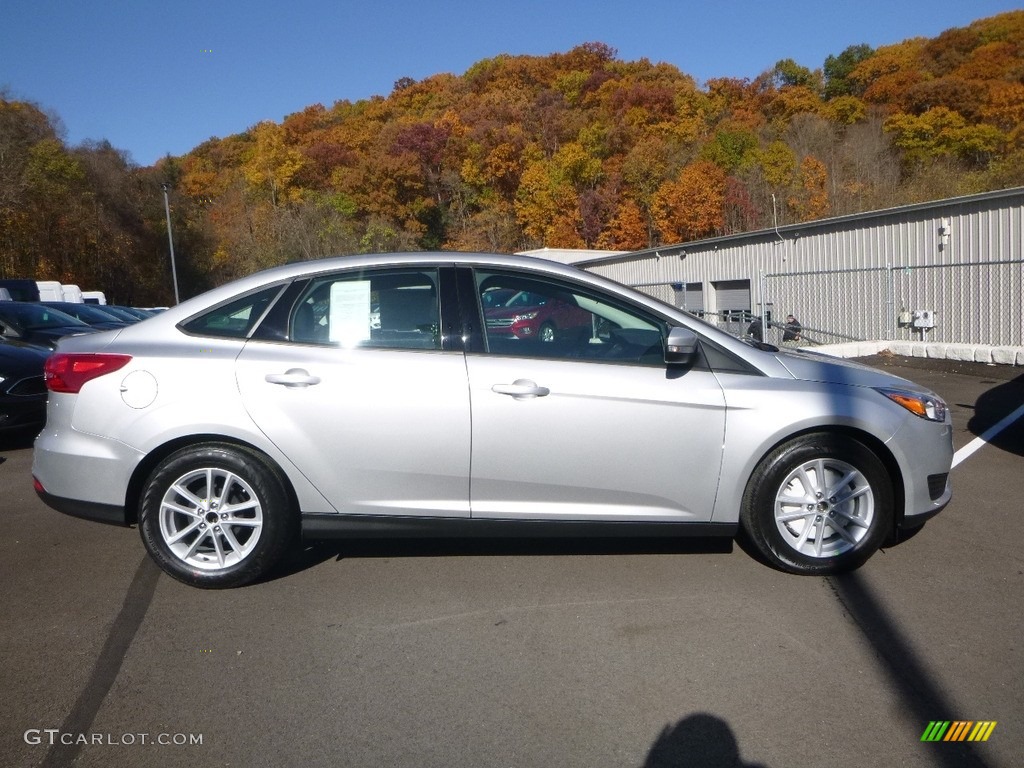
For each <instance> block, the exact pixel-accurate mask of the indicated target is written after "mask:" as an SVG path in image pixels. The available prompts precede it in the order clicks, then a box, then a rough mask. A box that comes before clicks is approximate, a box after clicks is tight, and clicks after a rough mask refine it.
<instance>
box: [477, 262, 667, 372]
mask: <svg viewBox="0 0 1024 768" xmlns="http://www.w3.org/2000/svg"><path fill="white" fill-rule="evenodd" d="M476 284H477V292H478V295H479V297H480V309H481V312H482V313H483V320H484V326H485V328H486V340H487V351H488V352H489V353H491V354H505V355H520V356H522V355H525V356H529V357H549V358H563V359H583V360H605V361H611V362H628V363H638V364H650V365H661V364H663V363H664V351H663V336H664V329H663V324H662V323H661V322H660V321H658V320H656V319H655V318H653V317H650V316H648V315H647V314H646V313H644V312H643V310H642V308H639V307H634V306H631V305H629V304H627V303H625V302H623V301H621V300H619V299H615V298H613V297H610V296H604V295H602V294H600V293H598V292H595V291H592V290H590V289H584V288H581V287H579V286H575V285H571V284H568V283H562V282H560V281H556V280H548V279H545V278H541V279H538V278H536V277H533V276H527V275H522V274H517V273H495V272H483V271H478V272H477V273H476Z"/></svg>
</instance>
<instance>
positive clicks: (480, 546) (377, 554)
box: [263, 536, 734, 581]
mask: <svg viewBox="0 0 1024 768" xmlns="http://www.w3.org/2000/svg"><path fill="white" fill-rule="evenodd" d="M733 545H734V541H733V539H731V538H728V537H726V536H717V537H693V538H691V537H685V538H678V537H677V538H671V537H664V538H657V537H637V538H615V539H608V538H582V537H581V538H570V539H566V538H550V539H539V538H523V539H514V538H513V539H487V538H462V539H455V538H452V539H448V538H443V539H442V538H438V539H433V538H432V539H344V540H341V539H337V540H336V539H324V540H319V541H303V542H302V545H301V546H299V547H296V548H295V549H294V550H293V552H292V553H291V554H290V555H289V556H288V557H287V558H286V559H285V560H284V561H283V562H282V563H281V564H280V565H279V566H278V567H277V568H275V569H274V570H273V571H272V572H271V573H270V574H268V576H267V578H266V579H264V580H263V581H274V580H276V579H280V578H283V577H286V576H290V575H292V574H296V573H300V572H302V571H305V570H307V569H309V568H313V567H315V566H317V565H320V564H322V563H325V562H327V561H329V560H334V561H340V560H346V559H352V558H381V557H522V556H524V555H532V556H534V557H538V556H540V557H562V556H566V555H699V554H729V553H730V552H732V550H733Z"/></svg>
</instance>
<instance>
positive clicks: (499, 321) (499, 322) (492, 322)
mask: <svg viewBox="0 0 1024 768" xmlns="http://www.w3.org/2000/svg"><path fill="white" fill-rule="evenodd" d="M514 322H515V320H514V319H513V318H511V317H498V318H491V317H489V318H487V327H488V328H511V327H512V323H514Z"/></svg>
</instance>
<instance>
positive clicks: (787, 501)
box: [740, 434, 894, 575]
mask: <svg viewBox="0 0 1024 768" xmlns="http://www.w3.org/2000/svg"><path fill="white" fill-rule="evenodd" d="M893 508H894V494H893V486H892V480H891V479H890V477H889V473H888V471H887V470H886V468H885V466H884V465H883V464H882V462H881V461H880V460H879V458H878V457H877V456H876V455H875V454H874V453H873V452H872V451H870V450H869V449H868V448H867V447H866V446H865V445H863V444H862V443H860V442H859V441H857V440H854V439H853V438H850V437H845V436H842V435H831V434H813V435H805V436H803V437H800V438H797V439H795V440H792V441H790V442H787V443H785V444H783V445H781V446H779V447H778V448H776V449H775V450H773V451H772V452H771V453H770V454H768V456H766V457H765V458H764V460H763V461H762V462H761V463H760V464H759V465H758V467H757V469H756V470H755V471H754V473H753V475H752V476H751V478H750V481H749V482H748V484H747V488H746V492H745V493H744V497H743V509H742V513H741V516H740V522H741V524H742V526H743V530H744V532H745V533H746V534H747V537H748V539H749V541H750V542H751V543H752V544H753V545H754V547H755V548H756V549H757V551H758V552H759V553H760V554H761V555H762V556H763V557H765V558H766V559H767V560H768V562H769V563H770V564H772V565H774V566H776V567H778V568H780V569H782V570H785V571H789V572H791V573H801V574H810V575H825V574H831V573H840V572H843V571H848V570H851V569H853V568H856V567H858V566H860V565H861V564H862V563H864V561H865V560H867V559H868V558H869V557H870V556H871V555H872V554H874V553H875V551H876V550H877V549H878V548H879V547H880V546H881V545H882V543H883V542H884V541H885V540H886V537H887V536H888V535H889V534H890V532H891V531H892V525H893V515H894V509H893Z"/></svg>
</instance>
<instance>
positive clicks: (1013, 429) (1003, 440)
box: [967, 376, 1024, 456]
mask: <svg viewBox="0 0 1024 768" xmlns="http://www.w3.org/2000/svg"><path fill="white" fill-rule="evenodd" d="M1021 406H1024V376H1018V377H1017V378H1016V379H1013V380H1012V381H1008V382H1006V383H1005V384H1000V385H999V386H998V387H993V388H992V389H990V390H987V391H986V392H985V393H984V394H982V395H981V397H979V398H978V401H977V402H976V403H975V404H974V415H973V416H972V417H971V419H970V421H968V422H967V429H969V430H970V431H971V434H973V435H978V436H981V435H983V434H984V433H985V431H986V430H988V429H989V428H991V427H993V426H994V425H996V424H998V423H999V422H1000V421H1002V420H1003V419H1005V418H1006V417H1007V416H1009V415H1010V414H1012V413H1013V412H1015V411H1016V410H1017V409H1019V408H1020V407H1021ZM988 444H989V445H992V446H995V447H996V448H1000V449H1002V450H1004V451H1008V452H1009V453H1013V454H1016V455H1017V456H1024V416H1021V417H1020V418H1018V419H1017V420H1016V421H1015V422H1013V423H1012V424H1008V425H1007V426H1006V428H1005V429H1002V430H1001V431H1000V432H998V433H997V434H995V435H993V436H992V437H991V438H990V439H988Z"/></svg>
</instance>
